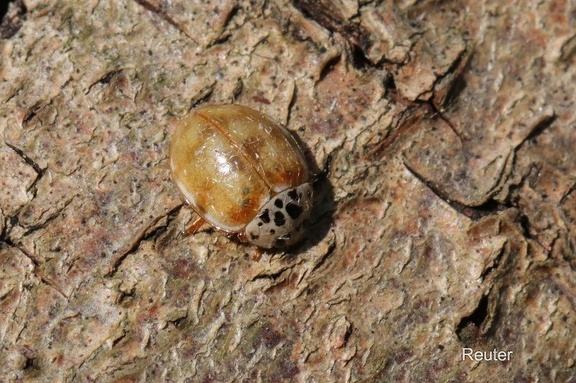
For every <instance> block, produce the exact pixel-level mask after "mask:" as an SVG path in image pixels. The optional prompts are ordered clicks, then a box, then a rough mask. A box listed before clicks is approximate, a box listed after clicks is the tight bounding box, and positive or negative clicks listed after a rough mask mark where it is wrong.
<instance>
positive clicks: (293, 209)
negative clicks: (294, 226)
mask: <svg viewBox="0 0 576 383" xmlns="http://www.w3.org/2000/svg"><path fill="white" fill-rule="evenodd" d="M286 213H288V215H289V216H290V218H292V219H296V218H298V217H300V215H301V214H302V207H300V206H298V205H296V204H295V203H292V202H289V203H288V204H287V205H286Z"/></svg>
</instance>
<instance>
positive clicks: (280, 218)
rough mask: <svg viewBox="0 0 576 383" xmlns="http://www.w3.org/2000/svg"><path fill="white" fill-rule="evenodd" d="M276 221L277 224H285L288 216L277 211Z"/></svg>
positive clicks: (275, 214)
mask: <svg viewBox="0 0 576 383" xmlns="http://www.w3.org/2000/svg"><path fill="white" fill-rule="evenodd" d="M274 223H275V224H276V226H284V223H286V217H284V214H282V212H279V211H277V212H276V213H274Z"/></svg>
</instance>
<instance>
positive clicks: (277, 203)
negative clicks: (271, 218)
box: [274, 198, 284, 209]
mask: <svg viewBox="0 0 576 383" xmlns="http://www.w3.org/2000/svg"><path fill="white" fill-rule="evenodd" d="M274 206H276V207H277V208H280V209H282V206H284V203H283V202H282V200H281V199H280V198H276V200H275V201H274Z"/></svg>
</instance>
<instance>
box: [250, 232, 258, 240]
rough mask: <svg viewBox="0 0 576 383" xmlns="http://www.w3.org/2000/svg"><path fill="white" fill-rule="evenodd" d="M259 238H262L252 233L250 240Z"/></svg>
mask: <svg viewBox="0 0 576 383" xmlns="http://www.w3.org/2000/svg"><path fill="white" fill-rule="evenodd" d="M259 237H260V236H259V235H256V234H254V233H250V238H251V239H252V240H255V239H258V238H259Z"/></svg>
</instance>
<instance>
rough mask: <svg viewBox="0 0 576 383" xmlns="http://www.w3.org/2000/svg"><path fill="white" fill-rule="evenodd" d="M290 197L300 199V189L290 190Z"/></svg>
mask: <svg viewBox="0 0 576 383" xmlns="http://www.w3.org/2000/svg"><path fill="white" fill-rule="evenodd" d="M288 197H290V198H292V201H294V200H296V199H298V191H297V190H296V189H292V190H290V191H289V192H288Z"/></svg>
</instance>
